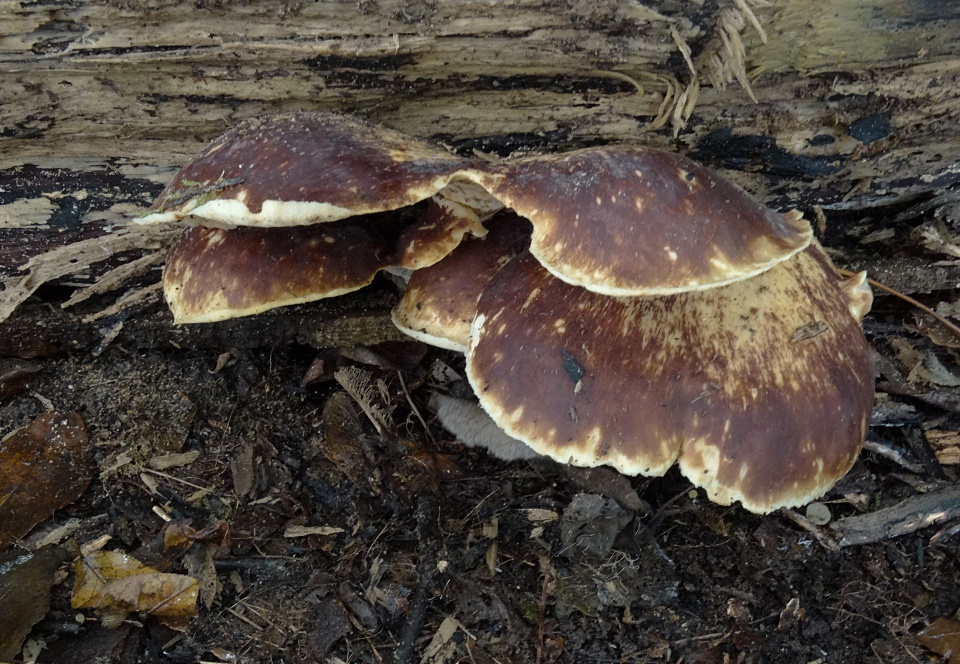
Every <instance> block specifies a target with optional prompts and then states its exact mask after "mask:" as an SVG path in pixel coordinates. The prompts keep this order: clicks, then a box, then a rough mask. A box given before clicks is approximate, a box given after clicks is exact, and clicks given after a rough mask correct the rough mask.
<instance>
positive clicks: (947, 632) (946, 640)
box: [917, 618, 960, 664]
mask: <svg viewBox="0 0 960 664" xmlns="http://www.w3.org/2000/svg"><path fill="white" fill-rule="evenodd" d="M917 640H919V641H920V643H922V644H923V645H924V646H925V647H927V648H929V649H930V650H932V651H933V652H935V653H937V654H938V655H943V656H944V657H945V662H946V664H957V663H958V662H960V620H954V619H952V618H937V619H936V620H934V621H933V622H932V623H930V625H928V626H927V628H926V629H924V630H923V631H922V632H920V633H919V634H917Z"/></svg>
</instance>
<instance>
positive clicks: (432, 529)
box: [393, 493, 440, 664]
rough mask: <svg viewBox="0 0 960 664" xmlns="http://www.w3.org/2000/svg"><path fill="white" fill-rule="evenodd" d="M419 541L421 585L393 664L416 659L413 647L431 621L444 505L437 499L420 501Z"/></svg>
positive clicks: (418, 572)
mask: <svg viewBox="0 0 960 664" xmlns="http://www.w3.org/2000/svg"><path fill="white" fill-rule="evenodd" d="M416 516H417V539H418V540H419V545H420V547H419V548H420V562H419V563H418V564H417V578H418V579H419V580H420V584H419V585H418V586H417V590H416V591H415V592H414V594H413V598H412V599H411V600H410V613H409V614H408V616H407V624H406V625H405V626H404V628H403V635H402V636H401V638H400V646H399V647H398V648H397V652H396V653H395V654H394V656H393V664H409V662H410V661H411V660H412V658H413V646H414V642H415V641H416V640H417V637H418V636H419V635H420V632H421V631H422V630H423V623H424V622H425V621H426V618H427V605H428V604H429V603H430V598H431V596H432V595H433V589H434V586H436V581H437V576H438V574H439V573H440V572H439V570H438V569H437V520H438V519H439V517H440V505H439V503H438V502H437V499H436V498H435V497H434V496H432V495H430V494H428V493H424V494H421V495H420V497H419V498H418V499H417V512H416Z"/></svg>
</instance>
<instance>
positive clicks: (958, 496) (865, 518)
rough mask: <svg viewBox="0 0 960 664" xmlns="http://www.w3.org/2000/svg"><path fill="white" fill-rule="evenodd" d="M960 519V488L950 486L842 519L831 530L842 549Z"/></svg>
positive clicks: (953, 485) (954, 485)
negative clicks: (891, 505)
mask: <svg viewBox="0 0 960 664" xmlns="http://www.w3.org/2000/svg"><path fill="white" fill-rule="evenodd" d="M956 518H960V486H957V485H956V484H948V485H946V486H944V488H942V489H940V490H938V491H931V492H930V493H925V494H922V495H919V496H914V497H912V498H907V499H906V500H904V501H902V502H900V503H898V504H897V505H894V506H893V507H887V508H884V509H881V510H877V511H876V512H870V513H869V514H862V515H858V516H850V517H846V518H845V519H839V520H838V521H837V522H836V523H834V524H833V525H832V526H831V529H832V530H833V531H834V532H835V533H836V534H837V535H839V538H838V544H840V546H842V547H843V546H854V545H857V544H869V543H870V542H879V541H881V540H884V539H890V538H893V537H900V536H901V535H907V534H909V533H912V532H916V531H917V530H920V529H921V528H926V527H928V526H934V525H937V524H941V523H946V522H948V521H951V520H953V519H956Z"/></svg>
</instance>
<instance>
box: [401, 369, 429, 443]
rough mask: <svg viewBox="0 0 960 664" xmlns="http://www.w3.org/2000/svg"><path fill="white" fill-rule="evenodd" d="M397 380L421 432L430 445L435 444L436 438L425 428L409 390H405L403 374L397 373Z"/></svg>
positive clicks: (425, 424)
mask: <svg viewBox="0 0 960 664" xmlns="http://www.w3.org/2000/svg"><path fill="white" fill-rule="evenodd" d="M397 378H399V379H400V388H401V389H402V390H403V396H405V397H406V398H407V403H408V404H410V408H411V409H413V414H414V415H416V416H417V419H418V420H420V424H421V425H422V426H423V430H424V431H426V432H427V438H429V439H430V442H431V443H434V444H435V443H436V442H437V440H436V438H434V437H433V434H432V433H430V427H428V426H427V423H426V421H425V420H424V419H423V415H421V414H420V409H419V408H417V404H415V403H413V398H412V397H411V396H410V390H408V389H407V383H406V381H404V380H403V372H402V371H398V372H397Z"/></svg>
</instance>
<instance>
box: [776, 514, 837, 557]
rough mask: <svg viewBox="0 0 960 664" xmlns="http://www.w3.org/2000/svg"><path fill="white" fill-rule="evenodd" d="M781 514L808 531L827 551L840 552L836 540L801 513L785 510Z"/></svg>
mask: <svg viewBox="0 0 960 664" xmlns="http://www.w3.org/2000/svg"><path fill="white" fill-rule="evenodd" d="M780 513H781V514H782V515H783V516H785V517H787V518H788V519H790V520H791V521H793V522H794V523H795V524H797V525H798V526H800V527H801V528H803V529H804V530H806V531H807V532H808V533H810V534H811V535H813V536H814V537H815V538H816V540H817V541H818V542H820V545H821V546H822V547H823V548H824V549H826V550H827V551H833V552H834V553H836V552H837V551H839V550H840V545H839V544H837V542H836V540H834V539H833V538H832V537H831V536H830V535H828V534H827V531H825V530H824V529H823V528H821V527H820V526H818V525H816V524H815V523H812V522H811V521H810V519H808V518H807V517H805V516H803V515H802V514H800V513H799V512H796V511H794V510H790V509H787V508H783V509H781V510H780Z"/></svg>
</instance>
